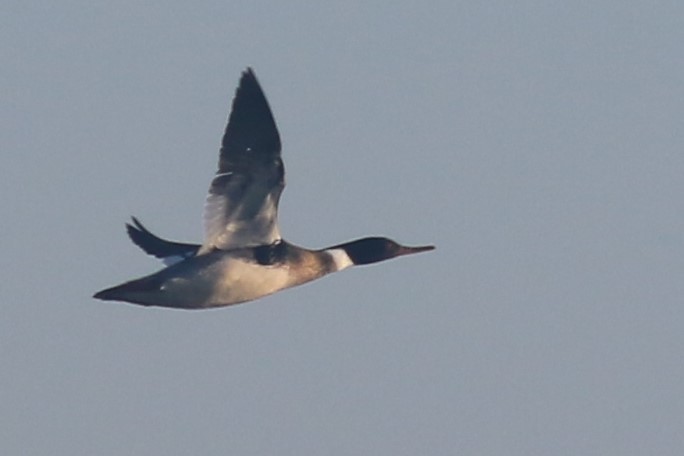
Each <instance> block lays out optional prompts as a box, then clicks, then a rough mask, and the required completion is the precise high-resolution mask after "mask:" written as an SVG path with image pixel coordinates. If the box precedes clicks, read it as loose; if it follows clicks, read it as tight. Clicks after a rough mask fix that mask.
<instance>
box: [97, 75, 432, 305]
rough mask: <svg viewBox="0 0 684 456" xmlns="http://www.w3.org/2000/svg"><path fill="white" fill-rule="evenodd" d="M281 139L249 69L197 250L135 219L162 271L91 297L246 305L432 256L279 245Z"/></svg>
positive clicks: (356, 246) (362, 247) (378, 246)
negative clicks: (332, 277) (338, 276)
mask: <svg viewBox="0 0 684 456" xmlns="http://www.w3.org/2000/svg"><path fill="white" fill-rule="evenodd" d="M284 173H285V172H284V167H283V163H282V160H281V157H280V137H279V134H278V130H277V128H276V125H275V121H274V120H273V115H272V114H271V110H270V107H269V106H268V103H267V101H266V98H265V96H264V94H263V92H262V90H261V87H260V86H259V83H258V82H257V80H256V77H255V76H254V73H253V72H252V70H251V69H247V71H245V72H244V73H243V75H242V79H241V80H240V85H239V87H238V89H237V92H236V94H235V98H234V100H233V107H232V111H231V114H230V117H229V120H228V126H227V127H226V132H225V134H224V137H223V141H222V147H221V153H220V157H219V169H218V171H217V174H216V176H215V177H214V179H213V181H212V183H211V186H210V189H209V196H208V197H207V202H206V205H205V212H204V223H205V240H204V243H203V244H202V245H198V244H186V243H179V242H171V241H167V240H165V239H161V238H159V237H157V236H155V235H153V234H152V233H150V232H149V231H148V230H147V229H146V228H145V227H144V226H143V225H142V224H141V223H140V222H139V221H138V220H137V219H135V218H133V225H127V228H128V234H129V236H130V237H131V240H132V241H133V242H134V243H135V244H137V245H138V246H139V247H141V248H142V249H143V250H144V251H145V252H147V253H149V254H151V255H154V256H156V257H158V258H160V259H162V260H163V261H164V263H165V264H167V265H168V267H166V268H165V269H162V270H160V271H158V272H156V273H154V274H151V275H148V276H145V277H142V278H140V279H136V280H132V281H130V282H126V283H124V284H121V285H118V286H115V287H112V288H108V289H106V290H102V291H100V292H98V293H96V294H95V297H96V298H98V299H103V300H115V301H127V302H131V303H134V304H142V305H146V306H161V307H171V308H184V309H199V308H209V307H220V306H227V305H231V304H238V303H241V302H246V301H251V300H254V299H257V298H260V297H263V296H267V295H270V294H272V293H275V292H277V291H280V290H283V289H285V288H290V287H293V286H296V285H300V284H303V283H306V282H309V281H311V280H315V279H318V278H320V277H322V276H324V275H326V274H329V273H332V272H337V271H340V270H342V269H345V268H347V267H349V266H353V265H359V264H370V263H375V262H378V261H383V260H387V259H390V258H394V257H396V256H401V255H407V254H411V253H418V252H423V251H427V250H432V249H433V248H434V247H432V246H424V247H405V246H401V245H399V244H397V243H396V242H394V241H391V240H389V239H386V238H364V239H360V240H357V241H352V242H348V243H345V244H340V245H337V246H333V247H329V248H327V249H321V250H310V249H305V248H302V247H297V246H295V245H293V244H290V243H288V242H286V241H284V240H283V239H282V238H281V236H280V232H279V230H278V225H277V209H278V201H279V199H280V194H281V193H282V190H283V188H284V187H285V180H284Z"/></svg>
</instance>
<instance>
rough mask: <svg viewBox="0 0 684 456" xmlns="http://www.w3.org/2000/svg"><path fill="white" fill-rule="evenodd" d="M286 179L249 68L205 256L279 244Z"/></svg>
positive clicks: (208, 210) (208, 218) (222, 161)
mask: <svg viewBox="0 0 684 456" xmlns="http://www.w3.org/2000/svg"><path fill="white" fill-rule="evenodd" d="M284 174H285V172H284V168H283V162H282V160H281V159H280V136H279V135H278V129H277V127H276V124H275V120H273V114H272V113H271V109H270V107H269V106H268V102H267V101H266V97H265V96H264V93H263V91H262V90H261V87H260V86H259V82H258V81H257V79H256V77H255V76H254V73H253V72H252V70H251V68H248V69H247V70H246V71H245V72H244V73H243V74H242V78H241V79H240V85H239V86H238V88H237V91H236V92H235V98H234V99H233V107H232V111H231V113H230V117H229V119H228V126H227V127H226V131H225V134H224V136H223V141H222V144H221V153H220V156H219V165H218V171H217V173H216V177H214V180H213V181H212V182H211V186H210V187H209V195H208V196H207V201H206V204H205V207H204V229H205V239H204V244H203V245H202V248H201V249H200V253H204V252H208V251H211V250H213V249H215V248H218V249H222V250H230V249H233V248H238V247H247V246H255V245H263V244H271V243H273V242H275V241H277V240H279V239H280V232H279V231H278V223H277V222H278V221H277V216H278V201H279V200H280V194H281V193H282V191H283V188H284V187H285V179H284Z"/></svg>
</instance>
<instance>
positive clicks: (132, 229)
mask: <svg viewBox="0 0 684 456" xmlns="http://www.w3.org/2000/svg"><path fill="white" fill-rule="evenodd" d="M131 218H132V219H133V224H132V225H131V224H130V223H127V224H126V231H127V232H128V237H130V238H131V241H133V243H134V244H135V245H137V246H138V247H140V248H141V249H143V251H144V252H145V253H147V254H148V255H152V256H155V257H157V258H159V259H160V260H162V261H163V262H164V264H166V265H168V266H170V265H172V264H175V263H178V262H179V261H182V260H184V259H186V258H188V257H191V256H194V255H195V254H196V253H197V251H198V250H199V248H200V246H199V245H197V244H185V243H182V242H173V241H167V240H166V239H162V238H160V237H158V236H155V235H154V234H152V233H150V231H149V230H148V229H147V228H145V227H144V226H143V224H142V223H140V220H138V219H137V218H135V217H131Z"/></svg>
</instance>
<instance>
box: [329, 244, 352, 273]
mask: <svg viewBox="0 0 684 456" xmlns="http://www.w3.org/2000/svg"><path fill="white" fill-rule="evenodd" d="M326 252H327V253H328V255H330V257H331V258H332V260H333V263H334V264H335V271H341V270H342V269H346V268H348V267H349V266H354V262H353V261H352V260H351V258H349V255H347V252H345V250H344V249H328V250H326Z"/></svg>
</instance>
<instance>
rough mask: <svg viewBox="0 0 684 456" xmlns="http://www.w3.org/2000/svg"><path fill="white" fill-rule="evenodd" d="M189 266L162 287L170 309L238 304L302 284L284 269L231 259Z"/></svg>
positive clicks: (189, 263) (177, 272)
mask: <svg viewBox="0 0 684 456" xmlns="http://www.w3.org/2000/svg"><path fill="white" fill-rule="evenodd" d="M199 258H200V257H198V259H199ZM187 263H188V264H185V265H183V266H181V265H179V266H180V267H179V268H178V269H176V270H175V271H170V272H173V274H170V277H168V278H167V280H165V282H164V284H163V286H162V292H163V294H164V295H165V296H166V297H167V300H168V304H167V305H169V306H171V307H183V308H203V307H220V306H228V305H231V304H239V303H241V302H245V301H251V300H253V299H257V298H260V297H263V296H266V295H269V294H272V293H275V292H276V291H279V290H282V289H284V288H288V287H291V286H294V285H296V284H298V283H301V282H300V281H297V280H293V279H292V277H291V274H290V269H289V268H288V267H287V266H283V265H279V266H263V265H260V264H258V263H253V262H249V261H243V260H240V259H235V258H230V257H228V258H224V259H220V260H218V261H214V262H212V263H211V264H203V265H193V264H192V261H189V262H187ZM194 266H199V267H194Z"/></svg>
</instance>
